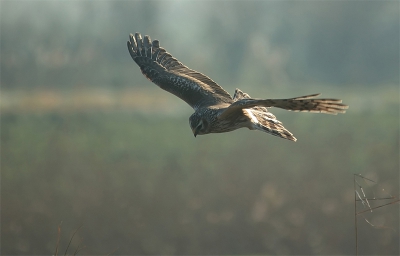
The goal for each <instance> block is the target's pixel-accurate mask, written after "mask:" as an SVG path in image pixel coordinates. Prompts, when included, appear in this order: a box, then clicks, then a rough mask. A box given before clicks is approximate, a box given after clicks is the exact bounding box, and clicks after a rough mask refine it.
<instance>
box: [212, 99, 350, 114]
mask: <svg viewBox="0 0 400 256" xmlns="http://www.w3.org/2000/svg"><path fill="white" fill-rule="evenodd" d="M319 95H320V94H319V93H318V94H311V95H306V96H300V97H296V98H290V99H266V100H262V99H241V100H238V101H236V102H234V103H233V104H232V105H230V106H229V107H228V108H227V109H226V110H225V111H224V112H222V113H221V114H220V115H219V116H218V118H221V119H222V118H225V117H226V116H228V115H230V114H232V113H234V112H236V111H238V110H242V109H245V108H253V107H256V106H261V107H267V108H269V107H277V108H283V109H286V110H290V111H295V112H314V113H325V114H332V115H337V114H338V113H346V109H348V108H349V107H348V106H347V105H345V104H342V100H338V99H314V98H315V97H318V96H319Z"/></svg>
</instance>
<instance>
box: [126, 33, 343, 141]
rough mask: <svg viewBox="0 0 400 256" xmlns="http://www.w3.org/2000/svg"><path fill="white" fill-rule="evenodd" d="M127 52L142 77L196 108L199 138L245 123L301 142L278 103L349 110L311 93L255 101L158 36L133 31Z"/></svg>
mask: <svg viewBox="0 0 400 256" xmlns="http://www.w3.org/2000/svg"><path fill="white" fill-rule="evenodd" d="M128 50H129V53H130V54H131V56H132V59H133V60H134V61H135V62H136V64H137V65H138V66H139V67H140V70H141V71H142V73H143V75H145V76H146V77H147V78H148V79H149V80H150V81H152V82H153V83H155V84H156V85H158V86H159V87H160V88H161V89H164V90H166V91H168V92H170V93H172V94H174V95H176V96H177V97H179V98H181V99H182V100H184V101H185V102H186V103H187V104H189V105H190V106H191V107H192V108H193V109H194V113H193V114H192V115H191V116H190V118H189V124H190V128H191V129H192V132H193V134H194V136H195V137H196V136H197V135H203V134H208V133H221V132H230V131H233V130H236V129H239V128H242V127H247V128H249V129H250V130H260V131H263V132H266V133H270V134H272V135H275V136H278V137H281V138H284V139H288V140H292V141H296V138H295V137H294V136H293V134H292V133H291V132H289V131H288V130H287V129H285V127H283V125H282V123H281V122H280V121H278V120H277V119H276V117H275V116H274V115H273V114H271V113H270V112H269V111H268V110H267V108H270V107H277V108H283V109H286V110H290V111H301V112H318V113H326V114H333V115H336V114H337V113H345V112H346V109H347V108H348V106H347V105H344V104H342V103H341V102H342V101H341V100H338V99H315V98H316V97H317V96H319V95H320V94H311V95H306V96H300V97H295V98H289V99H254V98H251V97H250V96H249V95H248V94H247V93H244V92H242V91H241V90H239V89H236V91H235V94H234V95H233V97H231V95H230V94H229V93H228V92H227V91H225V90H224V89H223V88H222V87H221V86H219V85H218V84H217V83H215V82H214V81H213V80H211V79H210V78H209V77H207V76H206V75H203V74H201V73H199V72H197V71H195V70H192V69H190V68H188V67H186V66H185V65H183V64H182V63H181V62H179V61H178V60H177V59H176V58H174V57H172V55H171V54H169V53H168V52H167V51H166V50H165V49H164V48H162V47H160V43H159V41H158V40H154V41H153V42H151V39H150V37H149V36H147V35H146V36H144V39H142V36H141V35H140V34H139V33H135V35H134V36H133V35H132V34H130V36H129V41H128Z"/></svg>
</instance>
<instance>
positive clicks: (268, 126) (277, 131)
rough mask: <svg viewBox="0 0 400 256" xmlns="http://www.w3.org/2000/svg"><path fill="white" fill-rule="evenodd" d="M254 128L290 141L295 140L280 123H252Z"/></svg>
mask: <svg viewBox="0 0 400 256" xmlns="http://www.w3.org/2000/svg"><path fill="white" fill-rule="evenodd" d="M254 128H255V129H257V130H259V131H263V132H266V133H269V134H272V135H274V136H277V137H280V138H283V139H287V140H291V141H296V140H297V139H296V138H295V137H294V136H293V134H292V133H291V132H289V131H288V130H287V129H286V128H285V127H283V125H282V124H275V123H270V122H264V123H262V124H261V123H257V124H254Z"/></svg>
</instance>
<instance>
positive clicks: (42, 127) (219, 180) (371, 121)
mask: <svg viewBox="0 0 400 256" xmlns="http://www.w3.org/2000/svg"><path fill="white" fill-rule="evenodd" d="M354 102H356V101H354ZM346 103H348V102H346ZM274 113H275V114H276V115H277V116H278V118H279V119H280V120H281V121H283V123H284V124H285V126H286V127H287V128H288V129H289V130H290V131H292V132H293V133H294V135H295V136H296V137H297V138H298V139H299V140H298V142H296V143H294V142H290V141H286V140H283V139H279V138H276V137H274V136H270V135H267V134H264V133H261V132H253V131H249V130H247V129H242V130H238V131H235V132H232V133H226V134H211V135H207V136H199V137H197V138H194V137H193V135H192V133H191V131H190V128H189V125H188V120H187V117H176V116H175V117H174V116H169V115H164V116H163V115H156V114H146V113H140V112H136V113H129V112H127V111H117V110H113V111H95V110H88V111H80V112H51V111H49V112H36V113H11V112H10V113H5V114H2V115H1V175H2V176H1V178H2V180H1V185H2V186H1V194H2V216H1V218H2V220H1V222H2V227H1V228H2V251H3V252H5V253H7V254H13V253H18V254H24V253H25V254H26V253H28V254H49V253H53V251H54V248H55V244H56V239H57V225H58V224H59V223H60V222H61V221H63V224H62V233H61V244H60V250H61V252H63V251H62V250H63V248H64V249H65V247H66V245H67V241H68V240H69V237H70V235H71V232H72V231H73V230H74V229H76V228H77V227H78V226H79V225H81V224H83V227H82V229H81V230H80V231H79V232H78V234H77V235H76V237H75V238H74V240H73V242H72V247H71V248H74V249H75V248H76V247H77V246H78V244H79V241H80V239H83V243H82V244H83V245H85V246H86V248H85V249H84V252H85V253H87V254H107V253H110V252H112V251H113V250H114V249H116V248H119V249H118V250H117V251H116V252H115V253H116V254H245V253H246V254H259V253H262V254H320V253H324V254H352V253H354V217H353V213H354V191H353V174H354V173H361V174H363V175H365V176H367V177H369V178H372V179H374V180H376V181H378V184H377V185H374V186H371V184H364V183H363V186H364V189H365V190H366V192H367V193H370V194H371V195H372V193H378V192H379V191H381V189H382V188H384V189H385V192H384V193H383V194H385V193H390V194H394V195H396V193H397V194H398V191H399V187H398V185H399V184H398V178H399V173H398V170H399V162H398V156H399V119H398V116H399V110H398V105H396V104H386V105H385V104H384V105H383V106H381V107H380V108H378V109H377V110H373V109H367V110H365V111H362V110H356V111H354V112H352V109H351V108H350V109H349V111H348V113H346V114H345V115H339V116H330V115H320V114H307V113H291V112H284V111H281V110H275V111H274ZM383 194H382V193H381V194H380V195H383ZM376 195H378V194H376ZM359 207H361V208H362V206H361V205H360V206H359ZM361 208H360V209H361ZM365 217H367V219H368V220H369V221H371V222H372V223H374V222H375V224H377V225H378V224H379V225H382V226H386V227H388V228H381V229H377V228H373V227H371V226H370V225H368V224H367V223H366V222H365V221H364V220H363V219H362V218H360V220H359V232H360V233H359V237H360V238H359V239H360V253H366V254H396V253H397V252H398V239H399V230H398V228H396V227H398V226H399V222H398V221H399V219H398V207H396V206H391V207H387V208H382V209H379V210H376V211H375V212H373V213H369V214H367V215H365ZM393 228H394V229H396V231H394V230H392V229H393ZM39 231H40V232H39ZM72 251H73V250H72V249H71V252H70V253H71V254H72Z"/></svg>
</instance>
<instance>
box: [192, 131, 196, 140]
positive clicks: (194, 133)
mask: <svg viewBox="0 0 400 256" xmlns="http://www.w3.org/2000/svg"><path fill="white" fill-rule="evenodd" d="M192 132H193V135H194V137H195V138H196V136H197V131H196V130H195V129H194V130H192Z"/></svg>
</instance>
